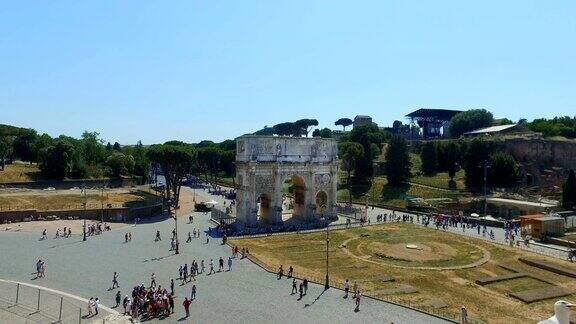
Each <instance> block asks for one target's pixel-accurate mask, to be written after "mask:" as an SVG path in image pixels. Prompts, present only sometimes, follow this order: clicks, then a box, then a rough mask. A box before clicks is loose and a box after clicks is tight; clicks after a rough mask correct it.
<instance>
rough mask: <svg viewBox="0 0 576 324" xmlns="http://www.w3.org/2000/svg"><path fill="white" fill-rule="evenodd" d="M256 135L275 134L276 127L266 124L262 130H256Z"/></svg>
mask: <svg viewBox="0 0 576 324" xmlns="http://www.w3.org/2000/svg"><path fill="white" fill-rule="evenodd" d="M254 135H260V136H272V135H274V127H268V126H264V128H262V129H261V130H259V131H256V132H254Z"/></svg>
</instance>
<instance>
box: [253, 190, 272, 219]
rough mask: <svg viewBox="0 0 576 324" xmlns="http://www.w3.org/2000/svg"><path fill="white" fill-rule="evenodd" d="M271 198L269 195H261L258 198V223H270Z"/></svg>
mask: <svg viewBox="0 0 576 324" xmlns="http://www.w3.org/2000/svg"><path fill="white" fill-rule="evenodd" d="M271 203H272V202H271V200H270V196H268V195H267V194H264V193H263V194H261V195H260V196H259V197H258V214H257V217H258V221H264V222H268V221H269V220H270V213H271V211H270V205H271Z"/></svg>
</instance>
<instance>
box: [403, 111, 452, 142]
mask: <svg viewBox="0 0 576 324" xmlns="http://www.w3.org/2000/svg"><path fill="white" fill-rule="evenodd" d="M459 112H461V111H460V110H448V109H428V108H421V109H418V110H416V111H413V112H411V113H409V114H408V115H406V117H408V119H410V125H418V126H419V127H420V129H421V130H422V134H421V135H422V138H424V139H426V138H438V137H450V132H449V130H448V123H450V119H452V117H454V116H455V115H456V114H457V113H459Z"/></svg>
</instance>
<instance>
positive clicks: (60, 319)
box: [58, 297, 64, 322]
mask: <svg viewBox="0 0 576 324" xmlns="http://www.w3.org/2000/svg"><path fill="white" fill-rule="evenodd" d="M63 300H64V297H60V313H59V314H58V322H60V321H62V301H63Z"/></svg>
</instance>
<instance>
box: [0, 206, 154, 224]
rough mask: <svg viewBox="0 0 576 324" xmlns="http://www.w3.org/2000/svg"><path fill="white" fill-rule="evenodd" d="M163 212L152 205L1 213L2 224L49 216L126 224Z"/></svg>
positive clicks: (0, 220)
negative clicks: (126, 222) (135, 219)
mask: <svg viewBox="0 0 576 324" xmlns="http://www.w3.org/2000/svg"><path fill="white" fill-rule="evenodd" d="M161 212H162V205H161V204H157V205H152V206H145V207H138V208H128V207H115V208H104V209H86V210H84V209H62V210H36V209H27V210H8V211H0V223H6V222H7V221H10V222H20V221H23V220H24V219H25V218H32V219H38V218H46V217H47V216H57V217H58V218H60V219H67V218H68V217H73V218H79V219H84V218H86V219H92V220H100V219H102V218H103V219H104V221H106V222H125V221H131V220H133V219H134V218H136V217H139V218H147V217H151V216H155V215H158V214H160V213H161Z"/></svg>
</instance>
